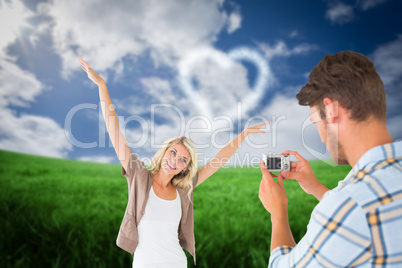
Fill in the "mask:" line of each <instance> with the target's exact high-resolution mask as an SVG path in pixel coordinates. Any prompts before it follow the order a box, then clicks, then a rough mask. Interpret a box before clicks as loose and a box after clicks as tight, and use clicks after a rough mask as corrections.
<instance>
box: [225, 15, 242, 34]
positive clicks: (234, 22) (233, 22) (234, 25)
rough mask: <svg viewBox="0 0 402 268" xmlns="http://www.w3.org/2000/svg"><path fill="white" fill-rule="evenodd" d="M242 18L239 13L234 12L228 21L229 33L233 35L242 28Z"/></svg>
mask: <svg viewBox="0 0 402 268" xmlns="http://www.w3.org/2000/svg"><path fill="white" fill-rule="evenodd" d="M241 21H242V17H241V15H240V14H239V13H237V12H233V13H231V14H230V15H229V20H228V29H227V31H228V33H229V34H231V33H233V32H234V31H236V30H237V29H239V28H240V27H241Z"/></svg>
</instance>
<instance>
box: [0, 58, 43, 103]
mask: <svg viewBox="0 0 402 268" xmlns="http://www.w3.org/2000/svg"><path fill="white" fill-rule="evenodd" d="M0 88H1V90H0V106H2V107H7V106H9V105H14V106H25V107H26V106H28V103H29V102H32V101H34V100H35V97H36V96H38V95H39V94H41V93H42V91H43V90H44V89H45V86H44V85H43V84H42V83H41V82H40V81H38V80H37V79H36V77H35V76H34V75H33V74H32V73H30V72H27V71H24V70H22V69H21V68H20V67H18V66H17V65H16V64H15V63H14V62H12V61H8V60H5V59H3V58H1V57H0Z"/></svg>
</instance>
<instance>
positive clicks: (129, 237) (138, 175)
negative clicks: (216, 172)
mask: <svg viewBox="0 0 402 268" xmlns="http://www.w3.org/2000/svg"><path fill="white" fill-rule="evenodd" d="M122 175H123V176H124V177H126V178H127V183H128V203H127V207H126V212H125V213H124V218H123V221H122V223H121V226H120V230H119V234H118V236H117V240H116V244H117V246H119V247H120V248H122V249H124V250H125V251H127V252H129V253H130V254H134V251H135V249H136V248H137V246H138V231H137V226H138V224H139V222H140V220H141V218H142V216H143V215H144V213H145V206H146V204H147V201H148V195H149V191H150V189H151V186H152V180H153V179H152V174H151V173H150V172H149V171H148V169H147V168H146V166H145V164H144V162H142V161H140V160H139V159H138V158H137V156H135V155H134V154H131V155H130V161H129V166H128V169H127V170H125V169H124V167H123V168H122ZM197 180H198V173H197V175H196V176H195V177H194V178H193V190H192V192H191V194H190V197H189V196H188V189H180V188H177V192H178V193H179V195H180V199H181V208H182V216H181V220H180V224H179V230H178V233H179V242H180V245H181V247H182V248H184V249H186V250H187V251H188V252H190V254H191V255H192V256H193V258H194V264H195V263H196V260H195V239H194V216H193V192H194V188H195V186H196V185H197Z"/></svg>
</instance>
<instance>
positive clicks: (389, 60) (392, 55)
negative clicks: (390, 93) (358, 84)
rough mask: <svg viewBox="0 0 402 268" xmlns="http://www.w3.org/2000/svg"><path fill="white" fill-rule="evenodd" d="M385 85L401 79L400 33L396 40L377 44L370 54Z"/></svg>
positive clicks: (401, 37)
mask: <svg viewBox="0 0 402 268" xmlns="http://www.w3.org/2000/svg"><path fill="white" fill-rule="evenodd" d="M370 57H371V58H372V59H373V61H374V63H375V65H376V67H377V69H378V72H379V74H380V76H381V78H382V80H383V82H384V84H385V85H387V86H390V85H392V84H393V83H395V82H397V81H401V79H402V35H398V38H397V40H395V41H392V42H389V43H387V44H384V45H381V46H379V47H378V48H377V49H376V50H375V51H374V52H373V53H372V54H371V56H370Z"/></svg>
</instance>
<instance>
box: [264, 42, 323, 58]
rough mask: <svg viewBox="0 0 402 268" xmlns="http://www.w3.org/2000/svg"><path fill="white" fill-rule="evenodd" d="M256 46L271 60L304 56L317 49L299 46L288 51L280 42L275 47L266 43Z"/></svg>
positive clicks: (283, 43)
mask: <svg viewBox="0 0 402 268" xmlns="http://www.w3.org/2000/svg"><path fill="white" fill-rule="evenodd" d="M257 45H258V47H259V49H261V51H262V52H263V53H264V54H265V56H266V57H267V58H268V59H272V58H273V57H290V56H292V55H300V54H306V53H308V52H310V51H311V50H315V49H317V48H318V47H317V46H316V45H311V44H300V45H297V46H295V47H293V48H292V49H290V48H289V47H288V45H287V44H286V43H285V42H284V41H282V40H281V41H278V43H276V45H275V46H271V45H269V44H266V43H257Z"/></svg>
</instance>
